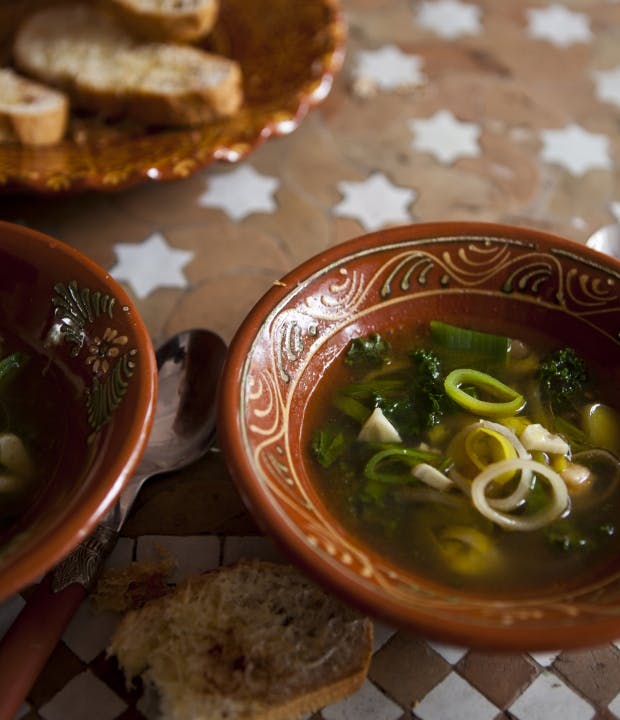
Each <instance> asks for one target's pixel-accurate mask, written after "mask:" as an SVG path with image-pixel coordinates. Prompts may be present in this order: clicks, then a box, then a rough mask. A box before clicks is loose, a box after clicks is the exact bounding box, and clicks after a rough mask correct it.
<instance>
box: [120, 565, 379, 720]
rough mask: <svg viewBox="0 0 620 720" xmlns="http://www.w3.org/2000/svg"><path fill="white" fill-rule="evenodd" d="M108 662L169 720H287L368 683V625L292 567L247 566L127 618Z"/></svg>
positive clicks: (197, 581)
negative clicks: (153, 694)
mask: <svg viewBox="0 0 620 720" xmlns="http://www.w3.org/2000/svg"><path fill="white" fill-rule="evenodd" d="M108 652H109V654H112V655H115V656H116V657H117V659H118V662H119V664H120V666H121V667H122V669H123V671H124V672H125V675H126V677H127V678H134V677H137V676H141V677H142V678H143V680H144V682H145V684H146V686H147V688H148V687H149V686H155V688H156V689H157V691H158V692H159V696H160V709H161V714H162V717H163V718H164V719H165V720H289V719H291V718H297V717H299V716H301V715H302V714H304V713H308V712H313V711H314V710H317V709H319V708H320V707H323V706H324V705H327V704H329V703H332V702H335V701H336V700H340V699H342V698H343V697H345V696H347V695H349V694H350V693H352V692H354V691H355V690H356V689H357V688H358V687H359V686H360V685H361V684H362V683H363V681H364V679H365V677H366V675H367V672H368V666H369V663H370V658H371V653H372V623H371V621H370V620H369V619H368V618H364V617H362V616H360V615H359V614H357V613H356V612H355V611H353V610H351V609H350V608H348V607H346V606H344V605H342V604H341V603H340V602H339V601H337V600H336V599H334V598H333V597H332V596H330V595H328V594H326V593H325V592H324V591H323V590H321V589H320V588H318V587H317V586H316V585H315V584H314V583H312V582H310V581H309V580H308V579H307V578H306V577H305V576H304V575H302V574H301V573H300V572H298V571H297V570H295V569H294V568H292V567H291V566H289V565H280V564H276V563H269V562H264V561H247V562H241V563H238V564H236V565H232V566H228V567H223V568H219V569H218V570H214V571H212V572H209V573H206V574H204V575H200V576H196V577H192V578H190V579H188V580H187V581H185V582H184V583H183V584H181V585H179V586H178V587H177V588H176V590H175V591H174V592H173V593H172V594H170V595H167V596H165V597H162V598H158V599H156V600H153V601H151V602H149V603H147V604H146V605H145V606H144V607H143V608H141V609H139V610H133V611H130V612H129V613H127V614H126V615H125V616H124V617H123V619H122V620H121V622H120V623H119V625H118V626H117V628H116V630H115V632H114V635H113V637H112V640H111V643H110V645H109V648H108Z"/></svg>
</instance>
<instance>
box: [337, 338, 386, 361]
mask: <svg viewBox="0 0 620 720" xmlns="http://www.w3.org/2000/svg"><path fill="white" fill-rule="evenodd" d="M389 359H390V345H389V343H388V342H387V341H386V340H384V339H383V338H382V337H381V335H379V334H378V333H370V334H369V335H367V336H366V337H360V338H355V339H354V340H351V342H350V344H349V348H348V350H347V354H346V356H345V359H344V362H345V364H346V365H350V366H366V367H381V365H385V364H387V363H388V362H389Z"/></svg>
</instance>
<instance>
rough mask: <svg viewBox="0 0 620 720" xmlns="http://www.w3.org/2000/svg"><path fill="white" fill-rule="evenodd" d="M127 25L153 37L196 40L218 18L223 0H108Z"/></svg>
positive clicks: (155, 38) (210, 27) (153, 38)
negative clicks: (220, 1) (220, 0)
mask: <svg viewBox="0 0 620 720" xmlns="http://www.w3.org/2000/svg"><path fill="white" fill-rule="evenodd" d="M108 2H109V3H110V7H111V8H112V9H114V10H115V11H116V12H117V13H118V16H119V17H120V18H121V20H122V21H123V22H125V23H126V25H127V26H128V27H129V28H130V29H131V30H132V31H134V32H136V33H137V34H139V35H141V36H143V37H145V38H148V39H150V40H163V41H174V42H195V41H197V40H200V38H202V37H204V36H205V35H207V34H208V33H209V32H210V31H211V29H212V28H213V26H214V25H215V21H216V20H217V16H218V12H219V0H108Z"/></svg>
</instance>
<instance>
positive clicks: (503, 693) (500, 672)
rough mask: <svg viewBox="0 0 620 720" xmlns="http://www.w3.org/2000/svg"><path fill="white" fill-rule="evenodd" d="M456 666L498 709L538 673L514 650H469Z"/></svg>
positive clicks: (505, 704)
mask: <svg viewBox="0 0 620 720" xmlns="http://www.w3.org/2000/svg"><path fill="white" fill-rule="evenodd" d="M456 667H457V670H458V672H459V673H460V674H461V675H462V676H463V677H464V678H466V679H467V680H468V681H469V682H470V683H471V684H472V685H473V686H474V687H476V688H478V690H480V692H481V693H482V694H483V695H486V697H487V698H489V700H491V702H493V703H495V705H497V706H498V707H501V708H505V707H506V706H508V705H509V704H510V703H511V702H512V700H514V698H515V697H516V696H517V694H518V693H519V692H521V690H523V688H524V687H526V686H527V685H528V684H529V683H530V682H531V681H532V680H533V679H534V677H535V676H536V675H537V673H538V670H537V668H536V667H535V666H534V664H533V663H532V662H530V661H528V660H527V658H526V657H525V656H523V655H518V654H514V653H510V654H500V653H483V652H475V651H470V652H469V653H468V654H467V655H466V656H465V657H464V658H463V659H462V660H461V661H460V662H459V663H458V665H457V666H456Z"/></svg>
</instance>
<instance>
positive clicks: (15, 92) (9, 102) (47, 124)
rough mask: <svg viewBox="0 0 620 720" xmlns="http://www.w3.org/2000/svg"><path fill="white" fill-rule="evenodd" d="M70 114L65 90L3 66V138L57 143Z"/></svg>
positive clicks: (0, 82)
mask: <svg viewBox="0 0 620 720" xmlns="http://www.w3.org/2000/svg"><path fill="white" fill-rule="evenodd" d="M68 117H69V101H68V98H67V96H66V95H65V94H64V93H61V92H58V91H57V90H54V89H52V88H50V87H47V86H45V85H42V84H41V83H38V82H34V81H33V80H30V79H29V78H26V77H23V76H21V75H18V74H17V73H16V72H14V71H13V70H12V69H11V68H0V141H3V142H7V141H8V142H20V143H22V144H24V145H53V144H55V143H57V142H59V141H60V140H61V139H62V137H63V135H64V134H65V131H66V128H67V120H68Z"/></svg>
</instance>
